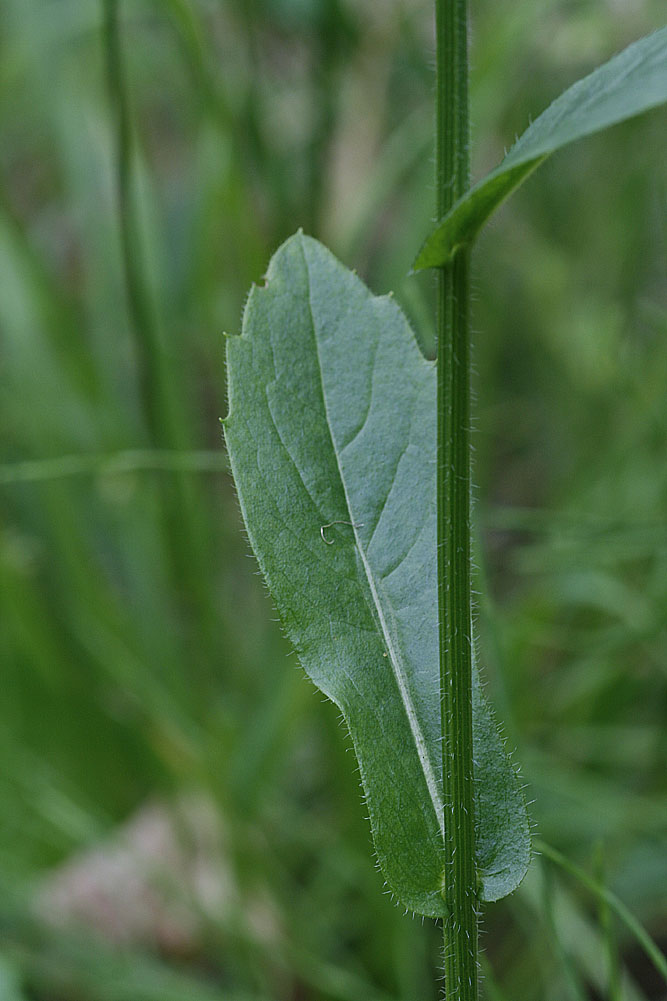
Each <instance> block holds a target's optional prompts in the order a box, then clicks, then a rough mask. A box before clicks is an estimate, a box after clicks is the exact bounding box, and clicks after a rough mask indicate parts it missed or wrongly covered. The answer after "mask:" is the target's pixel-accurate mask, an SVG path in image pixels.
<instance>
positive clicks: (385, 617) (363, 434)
mask: <svg viewBox="0 0 667 1001" xmlns="http://www.w3.org/2000/svg"><path fill="white" fill-rule="evenodd" d="M435 375H436V373H435V366H434V364H433V363H432V362H429V361H427V360H426V359H425V358H424V357H423V355H422V354H421V352H420V350H419V348H418V346H417V343H416V340H415V338H414V335H413V333H412V331H411V329H410V327H409V325H408V323H407V320H406V319H405V316H404V315H403V313H402V312H401V310H400V309H399V308H398V306H397V305H396V303H395V302H394V301H393V300H392V299H391V298H390V297H382V298H377V297H374V296H373V295H371V293H370V292H369V291H368V289H367V288H366V287H365V286H364V284H363V283H362V282H361V281H360V280H359V279H358V278H357V277H356V276H355V275H354V274H352V273H351V272H350V271H348V270H347V269H346V268H344V267H343V266H342V265H341V264H340V263H339V262H338V261H337V260H336V259H335V258H334V257H333V256H332V255H331V254H330V253H329V252H328V251H327V250H326V249H325V248H324V247H323V246H322V245H321V244H319V243H317V242H316V241H315V240H312V239H310V238H308V237H305V236H303V235H301V234H300V233H299V234H297V235H296V236H294V237H292V238H291V239H290V240H288V241H287V242H286V243H285V244H283V246H282V247H281V248H280V249H279V250H278V251H277V253H276V254H275V255H274V257H273V259H272V261H271V264H270V266H269V270H268V273H267V280H266V286H265V287H263V288H260V287H254V288H253V290H252V292H251V294H250V297H249V299H248V303H247V306H246V310H245V314H244V320H243V331H242V335H241V337H232V338H229V340H228V378H229V405H230V413H229V417H228V418H227V420H226V421H225V435H226V440H227V446H228V449H229V454H230V460H231V464H232V470H233V473H234V478H235V481H236V484H237V489H238V493H239V499H240V502H241V507H242V511H243V516H244V519H245V523H246V527H247V530H248V535H249V537H250V541H251V544H252V547H253V549H254V551H255V554H256V556H257V558H258V561H259V564H260V567H261V569H262V572H263V574H264V576H265V578H266V581H267V583H268V586H269V589H270V591H271V594H272V595H273V598H274V600H275V603H276V606H277V608H278V612H279V614H280V617H281V619H282V622H283V625H284V628H285V630H286V633H287V635H288V637H289V639H290V640H291V642H292V643H293V644H294V646H295V648H296V651H297V653H298V655H299V658H300V660H301V663H302V665H303V667H304V668H305V670H306V671H307V673H308V674H309V675H310V677H311V678H312V680H313V681H314V683H315V684H316V685H317V687H318V688H320V689H321V690H322V691H323V692H324V693H325V694H326V695H327V696H328V697H329V698H330V699H332V700H333V701H334V702H335V703H336V704H337V705H338V706H339V707H340V709H341V711H342V713H343V715H344V717H345V720H346V722H347V725H348V728H349V731H350V734H351V736H352V740H353V743H354V747H355V751H356V754H357V758H358V761H359V768H360V773H361V779H362V784H363V788H364V792H365V796H366V801H367V805H368V810H369V814H370V820H371V826H372V830H373V837H374V842H375V847H376V851H377V854H378V858H379V860H380V863H381V866H382V870H383V872H384V875H385V877H386V879H387V882H388V884H389V886H390V887H391V889H392V890H393V892H394V893H395V894H396V896H397V897H398V898H399V899H400V900H401V901H402V902H403V903H404V904H405V906H406V907H408V908H410V909H412V910H414V911H416V912H418V913H422V914H426V915H431V916H434V917H437V916H442V914H443V900H442V896H441V888H442V886H443V881H444V879H445V878H446V876H445V873H444V871H443V830H444V825H445V824H446V823H447V817H446V810H445V808H444V805H443V801H442V760H441V758H442V752H441V729H440V727H441V724H440V702H439V684H440V681H439V678H440V673H439V660H438V622H437V591H436V588H437V578H436V482H435V468H436V467H435V449H436V378H435ZM473 707H474V721H475V725H474V734H475V760H476V763H477V766H476V767H477V771H476V779H477V785H478V789H477V792H478V796H477V801H478V807H477V817H476V819H477V828H478V831H477V843H478V869H479V873H480V880H481V886H482V895H483V897H484V899H487V900H495V899H497V898H498V897H501V896H504V895H505V894H506V893H508V892H510V891H511V890H512V889H513V888H514V887H515V886H516V885H517V884H518V883H519V882H520V880H521V878H522V877H523V874H524V872H525V869H526V866H527V864H528V858H529V851H530V847H529V835H528V824H527V819H526V812H525V805H524V801H523V796H522V793H521V791H520V788H519V785H518V781H517V777H516V774H515V771H514V769H513V767H512V765H511V763H510V762H509V761H508V759H507V757H506V755H505V752H504V750H503V747H502V743H501V741H500V738H499V736H498V733H497V730H496V727H495V724H494V723H493V721H492V720H491V717H490V714H489V710H488V707H487V706H486V703H485V701H484V698H483V696H482V693H481V691H480V690H479V683H478V681H477V679H476V681H475V691H474V699H473Z"/></svg>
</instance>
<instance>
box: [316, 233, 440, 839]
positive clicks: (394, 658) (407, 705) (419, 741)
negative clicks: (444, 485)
mask: <svg viewBox="0 0 667 1001" xmlns="http://www.w3.org/2000/svg"><path fill="white" fill-rule="evenodd" d="M300 248H301V255H302V257H303V264H304V268H305V271H306V276H307V284H308V312H309V314H310V326H311V330H312V334H313V341H314V344H315V356H316V358H317V369H318V374H319V379H320V389H321V392H322V405H323V407H324V416H325V418H326V422H327V429H328V431H329V437H330V439H331V447H332V449H333V453H334V456H335V459H336V467H337V469H338V475H339V477H340V482H341V485H342V487H343V493H344V495H345V505H346V507H347V513H348V515H349V520H350V525H351V527H352V531H353V533H354V539H355V543H356V546H357V551H358V553H359V556H360V558H361V563H362V566H363V568H364V573H365V575H366V581H367V584H368V587H369V590H370V593H371V598H372V600H373V607H374V608H375V611H376V614H377V616H378V620H379V623H380V628H381V630H382V636H383V639H384V642H385V645H386V647H387V653H388V658H387V659H388V660H389V662H390V664H391V667H392V672H393V675H394V680H395V681H396V684H397V687H398V690H399V694H400V696H401V701H402V703H403V708H404V709H405V713H406V716H407V718H408V725H409V726H410V732H411V733H412V736H413V739H414V742H415V746H416V749H417V756H418V758H419V763H420V765H421V769H422V773H423V775H424V781H425V782H426V787H427V789H428V792H429V796H430V798H431V803H432V805H433V809H434V812H435V815H436V820H437V823H438V827H439V829H440V834H441V837H442V839H443V841H444V838H445V823H444V817H445V809H444V801H443V799H442V796H441V795H440V789H439V786H438V782H437V779H436V776H435V773H434V771H433V766H432V764H431V759H430V755H429V753H428V748H427V745H426V740H425V738H424V734H423V733H422V729H421V726H420V723H419V719H418V718H417V713H416V710H415V706H414V703H413V701H412V697H411V695H410V690H409V688H408V682H407V677H406V674H405V668H404V666H403V660H402V657H401V655H400V652H399V650H398V649H397V647H396V645H395V644H394V641H393V639H392V636H391V631H390V629H389V626H388V623H387V620H386V618H385V616H384V612H383V609H382V605H381V603H380V596H379V594H378V590H377V587H376V585H375V580H374V576H373V572H372V570H371V567H370V564H369V562H368V560H367V558H366V554H365V552H364V550H363V547H362V544H361V539H360V537H359V533H358V531H357V525H356V522H355V519H354V516H353V513H352V508H351V504H350V498H349V496H348V493H347V486H346V483H345V477H344V476H343V470H342V468H341V464H340V457H339V454H338V450H337V448H336V441H335V438H334V434H333V428H332V426H331V419H330V417H329V408H328V405H327V395H326V391H325V388H324V374H323V370H322V360H321V358H320V346H319V341H318V338H317V331H316V326H315V316H314V312H313V303H312V297H311V280H310V268H309V266H308V259H307V257H306V252H305V249H304V246H303V238H301V240H300Z"/></svg>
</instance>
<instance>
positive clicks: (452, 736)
mask: <svg viewBox="0 0 667 1001" xmlns="http://www.w3.org/2000/svg"><path fill="white" fill-rule="evenodd" d="M466 8H467V2H466V0H436V3H435V14H436V74H437V77H436V192H437V212H438V218H440V217H442V216H443V215H444V214H445V213H446V212H447V211H448V209H449V208H450V207H451V206H452V204H453V203H454V202H455V201H456V199H457V198H459V197H460V196H461V195H462V194H463V193H464V191H465V190H466V189H467V187H468V185H469V159H468V156H469V153H468V146H469V124H468V52H467V44H468V43H467V9H466ZM468 272H469V255H468V253H467V251H462V252H459V253H458V254H457V255H456V257H455V258H454V260H453V261H452V263H451V264H450V265H448V266H446V267H444V268H440V269H439V270H438V275H437V282H438V288H437V337H438V403H437V408H438V426H437V434H438V452H437V455H438V460H437V471H438V472H437V475H438V485H437V496H438V615H439V630H440V705H441V719H442V734H443V745H442V755H443V758H442V764H443V790H444V803H445V831H446V835H445V870H444V873H445V875H444V881H443V889H442V894H443V897H444V899H445V903H446V905H447V916H446V917H445V919H444V921H443V925H444V970H445V999H446V1001H476V998H477V981H478V976H477V877H476V870H475V829H474V798H473V763H472V614H471V583H470V331H469V320H468V311H469V276H468Z"/></svg>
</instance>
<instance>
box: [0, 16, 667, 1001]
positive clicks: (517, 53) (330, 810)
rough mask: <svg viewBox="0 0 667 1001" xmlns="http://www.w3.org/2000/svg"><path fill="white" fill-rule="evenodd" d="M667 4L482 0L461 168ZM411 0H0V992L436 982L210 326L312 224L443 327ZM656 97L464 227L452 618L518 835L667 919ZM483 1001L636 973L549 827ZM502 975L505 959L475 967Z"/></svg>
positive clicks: (589, 985)
mask: <svg viewBox="0 0 667 1001" xmlns="http://www.w3.org/2000/svg"><path fill="white" fill-rule="evenodd" d="M661 15H664V8H663V3H662V0H627V2H623V0H578V2H576V3H574V2H571V0H533V2H532V3H528V2H510V0H495V2H491V0H475V2H474V4H473V5H472V22H473V24H472V39H471V44H472V68H473V77H472V107H473V123H474V136H473V139H474V148H473V160H474V169H475V174H476V176H478V175H479V174H480V173H481V172H482V171H483V170H485V169H488V168H490V167H491V166H493V165H494V164H495V162H496V161H497V160H498V159H499V157H500V156H501V155H502V151H503V147H504V146H507V145H509V143H510V142H511V140H512V139H513V137H514V135H515V134H517V133H519V132H521V131H522V129H523V128H524V126H525V124H526V122H527V121H528V119H529V117H530V116H535V115H536V114H537V113H539V111H540V110H541V109H542V108H543V107H544V106H545V105H546V104H547V103H548V102H549V101H550V100H551V99H552V98H553V97H555V96H556V95H557V94H558V93H559V92H560V91H561V90H562V89H563V88H564V87H565V86H567V85H568V84H569V83H571V82H572V81H573V80H575V79H577V78H578V77H579V76H580V75H582V74H584V73H585V72H587V71H589V70H590V69H591V68H593V67H594V66H595V65H596V64H597V63H599V62H601V61H603V60H604V59H606V58H608V57H609V56H610V55H612V54H613V53H614V52H616V51H617V50H619V49H620V48H621V47H623V46H624V45H626V44H627V43H629V42H630V41H631V40H633V39H634V38H636V37H639V36H641V35H642V34H645V33H647V32H648V31H650V30H652V29H654V28H655V27H658V26H659V25H660V23H661ZM431 16H432V15H431V4H430V2H426V0H392V2H388V0H382V2H373V3H371V2H366V3H352V2H351V0H132V2H130V0H122V2H120V3H119V4H118V7H116V5H115V4H114V3H113V2H112V0H107V2H106V3H103V2H102V0H99V2H97V0H3V2H2V5H1V6H0V46H1V57H0V123H1V129H2V137H3V140H2V143H1V145H0V450H1V452H0V602H1V604H0V609H1V613H0V614H1V618H0V662H1V664H2V687H1V690H0V748H1V760H2V767H1V768H0V930H1V934H0V1001H30V999H33V1001H158V999H159V1001H169V999H171V998H173V999H178V1001H214V999H218V1001H334V999H338V1001H362V999H363V1001H374V999H377V1001H389V999H393V1001H399V999H400V1001H416V999H420V1001H430V999H435V998H436V996H437V983H436V979H435V978H436V977H437V971H438V962H439V958H438V950H439V945H440V943H439V932H438V929H437V928H436V927H434V926H433V925H431V924H430V923H428V922H427V923H425V924H422V922H421V921H419V920H414V919H412V918H410V917H406V916H404V915H403V913H402V911H401V910H400V909H399V908H397V907H396V906H395V905H394V904H393V902H392V901H391V899H390V897H389V896H387V895H386V893H384V892H383V891H384V888H383V884H382V879H381V876H380V874H379V873H378V871H377V870H376V868H375V866H374V862H373V858H372V854H371V845H370V833H369V828H368V825H367V823H366V820H365V819H364V810H363V805H362V804H361V801H360V791H359V784H358V778H357V775H356V772H355V764H354V759H353V755H352V754H351V752H350V747H349V741H348V740H347V739H346V738H345V737H344V734H343V732H342V730H341V727H340V723H339V720H338V715H337V712H336V711H335V708H334V707H333V706H331V705H329V704H325V703H323V702H322V699H321V697H320V696H319V695H318V694H317V693H315V692H314V691H313V689H312V686H311V685H310V684H309V683H308V682H306V681H305V680H304V678H303V676H302V674H301V672H300V671H299V670H298V669H297V667H296V663H295V659H294V657H293V656H291V655H290V650H289V647H288V646H287V645H286V643H285V642H284V640H283V639H282V638H281V636H280V633H279V630H278V628H277V626H276V624H275V622H274V616H273V612H272V609H271V605H270V602H269V600H268V597H267V595H266V594H265V592H264V591H263V588H262V585H261V582H260V580H259V579H258V577H257V576H256V574H255V573H254V571H255V567H254V565H253V562H252V561H251V560H250V559H249V558H248V548H247V545H246V542H245V540H244V538H243V535H242V531H241V525H240V519H239V513H238V510H237V505H236V501H235V498H234V494H233V489H232V485H231V483H230V479H229V476H228V473H227V471H226V463H225V457H224V451H223V448H222V445H221V440H220V432H219V425H218V417H219V416H221V415H222V414H223V413H224V411H225V401H224V373H223V338H222V332H223V330H228V331H230V332H236V331H237V330H238V327H239V323H240V315H241V310H242V306H243V301H244V297H245V295H246V293H247V289H248V287H249V286H250V283H251V282H252V281H256V280H259V279H260V278H261V275H262V273H263V271H264V269H265V267H266V264H267V261H268V258H269V256H270V254H271V253H272V251H273V250H274V249H275V248H276V246H277V245H278V244H279V242H280V241H282V240H283V239H284V238H285V237H287V236H288V235H289V234H290V233H291V232H293V231H294V230H295V229H296V228H297V227H298V226H303V227H304V229H305V230H306V231H307V232H309V233H312V234H313V235H315V236H318V237H320V238H322V239H324V240H325V241H326V242H328V243H329V244H330V246H331V247H332V249H333V250H334V252H335V253H336V254H338V255H339V256H340V257H341V258H342V259H343V260H344V261H345V263H346V264H347V265H348V266H350V267H356V268H357V269H358V270H359V272H360V273H361V274H362V276H363V277H364V278H365V279H366V280H367V281H368V283H369V284H370V285H371V287H372V288H373V289H374V290H375V291H377V292H384V291H387V290H388V289H390V288H393V289H395V290H396V294H397V296H398V298H399V300H400V301H401V302H402V304H403V305H404V307H405V309H406V310H407V312H408V313H409V315H410V317H411V319H412V321H413V323H414V324H415V327H416V329H417V331H418V334H419V336H420V338H421V340H422V343H423V344H424V345H425V348H426V349H427V350H432V342H433V329H432V321H431V313H432V279H431V278H430V277H429V276H421V277H419V278H415V277H407V272H408V270H409V267H410V263H411V260H412V258H413V256H414V253H415V252H416V250H417V248H418V247H419V245H420V242H421V240H422V238H423V236H424V234H425V232H426V230H427V228H428V225H429V222H430V219H431V215H432V203H433V190H432V156H431V116H432V111H431V96H432V87H433V83H432V27H431ZM664 125H665V120H664V115H662V116H661V115H660V114H659V113H654V114H651V115H648V116H645V117H643V118H641V119H639V120H637V121H633V122H629V123H627V124H625V125H623V126H620V127H617V128H616V129H614V130H613V131H612V132H610V133H608V134H606V135H604V136H601V137H597V138H595V139H593V140H589V141H587V142H585V143H582V144H580V145H578V146H575V147H574V148H573V149H571V150H570V151H568V152H566V153H562V154H559V155H558V156H557V157H556V158H554V160H553V161H552V162H551V163H549V164H548V165H547V166H546V167H543V168H542V169H541V174H540V175H538V176H537V177H536V178H535V179H534V180H532V181H531V182H529V184H528V185H526V187H525V188H524V189H523V190H522V191H521V192H520V193H519V194H518V195H516V196H515V197H514V199H513V200H512V201H511V203H510V204H509V205H507V206H506V207H505V208H504V209H503V210H502V212H501V213H500V214H499V215H498V217H497V218H496V219H495V221H494V222H493V223H492V224H491V225H490V227H489V228H488V229H487V231H486V232H485V234H484V235H483V237H482V239H481V241H480V243H479V246H478V250H477V253H476V262H475V289H476V302H475V312H474V323H475V329H476V330H477V331H478V333H477V335H476V342H477V343H476V376H475V381H476V388H477V396H478V405H477V414H476V433H475V449H476V452H475V475H476V481H477V484H478V489H477V498H478V499H477V506H476V524H477V538H476V546H477V565H478V567H479V571H478V574H479V586H480V590H481V597H480V600H479V631H480V636H481V648H482V651H483V654H484V657H483V660H484V663H485V665H486V668H485V669H486V676H487V678H488V686H489V690H490V693H491V695H492V698H493V699H494V701H495V703H496V706H497V708H498V711H499V714H500V715H501V717H502V718H503V719H504V720H505V723H506V732H507V735H508V740H509V742H510V745H511V746H512V747H516V748H517V757H518V760H519V761H520V762H521V764H522V770H523V774H524V777H525V780H526V782H527V783H528V795H529V798H530V799H531V800H534V801H535V802H534V804H533V806H532V808H531V809H532V816H533V818H534V821H535V824H536V828H537V831H538V832H539V834H540V836H541V837H543V838H544V840H545V841H547V842H548V843H550V844H552V845H553V846H555V847H556V848H558V849H559V850H560V851H562V852H564V853H565V854H566V855H567V856H568V857H569V858H570V859H572V860H573V861H574V862H576V863H578V864H579V865H581V866H582V867H583V868H584V869H585V870H586V871H587V872H589V873H590V874H591V875H593V876H594V878H595V879H596V880H597V881H598V882H600V883H601V884H603V885H605V886H607V887H609V888H611V889H612V890H613V891H614V892H616V893H617V894H618V895H619V896H620V897H621V899H622V900H623V901H624V902H625V904H626V905H627V906H628V907H629V908H630V909H631V910H632V911H633V913H634V914H635V915H636V916H637V917H638V918H639V919H640V920H641V921H642V922H643V923H644V924H645V926H646V927H647V928H648V929H649V931H650V932H651V934H652V936H653V938H654V939H655V940H656V942H658V943H660V942H662V945H663V947H664V945H665V943H666V942H667V906H666V900H665V897H666V890H667V831H666V828H667V780H666V769H665V762H666V755H667V733H666V730H665V716H666V709H667V685H666V681H667V517H666V514H667V461H665V460H666V455H667V393H665V385H667V337H666V336H665V335H666V334H667V302H666V295H665V293H666V291H667V290H666V287H665V280H664V276H665V259H666V250H667V247H666V228H665V220H666V216H665V211H664V203H665V190H666V180H667V178H666V176H665V170H664V163H665V145H664ZM484 923H485V935H484V938H483V945H484V949H485V961H484V966H485V973H486V979H485V983H484V988H483V989H484V997H485V998H486V999H488V1001H503V999H512V1001H533V999H534V1001H537V999H540V1001H551V999H553V1001H556V999H558V1001H562V999H566V1001H584V999H608V1001H620V999H631V1001H652V999H663V1001H664V999H665V998H666V997H667V987H666V986H665V983H664V982H663V981H662V980H661V978H660V976H659V975H658V974H657V973H656V971H655V970H654V968H653V967H652V966H651V964H650V963H649V962H648V961H647V960H646V958H645V956H644V954H643V953H642V952H641V950H640V949H639V948H638V946H637V944H636V942H635V941H634V940H633V939H632V938H631V937H630V936H629V935H628V933H627V931H626V929H625V928H624V927H623V926H621V925H619V924H618V922H617V921H616V920H615V918H614V917H613V915H610V914H609V913H608V911H607V909H605V908H604V907H601V906H600V905H599V901H597V900H596V899H595V897H594V896H592V895H591V893H590V892H588V891H587V890H586V889H585V888H583V887H582V886H581V885H579V884H578V883H577V882H576V881H575V880H573V879H572V878H571V877H570V876H569V875H567V874H565V873H563V872H562V871H560V870H558V869H557V868H554V867H553V866H552V865H551V864H550V863H547V862H546V861H545V860H544V859H540V858H539V857H537V858H536V859H535V861H534V864H533V867H532V869H531V872H530V874H529V876H528V878H527V879H526V881H525V883H524V884H523V886H522V887H521V889H520V890H519V891H518V892H517V893H516V894H515V895H514V896H513V897H511V898H510V899H508V900H506V901H504V902H502V903H501V904H497V905H494V906H492V907H489V908H488V909H487V911H486V916H485V922H484ZM491 971H492V972H491Z"/></svg>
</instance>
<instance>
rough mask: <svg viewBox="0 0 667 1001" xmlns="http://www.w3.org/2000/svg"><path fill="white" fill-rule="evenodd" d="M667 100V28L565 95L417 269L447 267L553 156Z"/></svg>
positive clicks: (477, 189)
mask: <svg viewBox="0 0 667 1001" xmlns="http://www.w3.org/2000/svg"><path fill="white" fill-rule="evenodd" d="M665 101H667V27H665V28H661V29H660V30H659V31H656V32H654V33H653V34H652V35H648V36H647V37H646V38H642V39H640V41H638V42H634V43H633V44H632V45H629V46H628V47H627V49H624V50H623V51H622V52H621V53H619V55H617V56H615V57H614V58H613V59H610V60H609V62H607V63H605V64H604V65H603V66H600V67H599V68H598V69H596V70H595V71H594V72H593V73H591V74H590V75H589V76H587V77H584V79H583V80H579V82H578V83H575V84H574V85H573V86H572V87H570V88H569V89H568V90H566V91H565V93H564V94H561V96H560V97H559V98H557V100H555V101H554V102H553V104H551V105H550V106H549V107H548V108H547V110H546V111H545V112H543V113H542V114H541V115H540V117H539V118H537V119H536V120H535V121H534V122H533V124H532V125H531V126H530V127H529V128H527V129H526V131H525V132H524V133H523V135H522V136H521V138H520V139H518V140H517V142H516V143H515V144H514V146H513V147H512V149H511V150H510V151H509V153H508V154H507V156H506V157H505V159H504V160H503V161H502V163H501V164H500V165H499V166H498V167H496V169H495V170H493V171H492V172H491V173H490V174H487V176H486V177H485V178H484V179H483V180H481V181H479V182H478V183H477V184H476V185H475V186H474V187H472V188H471V189H470V190H469V191H467V192H466V194H465V195H463V197H462V198H460V199H459V200H458V201H457V202H456V204H455V205H454V206H453V207H452V208H451V209H450V211H449V212H448V213H447V215H446V216H444V217H443V218H442V219H441V220H440V221H439V222H438V223H437V224H436V227H435V229H434V230H433V232H432V233H431V234H430V236H429V237H428V238H427V239H426V241H425V243H424V245H423V246H422V248H421V250H420V251H419V254H418V255H417V259H416V261H415V263H414V268H415V270H420V269H421V268H437V267H442V266H443V265H445V264H447V262H448V261H450V260H451V259H452V257H453V256H454V254H455V253H456V251H457V250H458V249H459V248H460V247H463V246H467V245H469V244H471V243H472V241H473V240H474V239H475V237H476V236H477V234H478V233H479V231H480V229H481V228H482V226H483V225H484V223H485V222H486V220H487V219H488V218H489V216H490V215H491V214H492V213H493V212H494V211H495V210H496V209H497V208H498V206H499V205H500V204H501V203H502V202H504V201H505V199H506V198H507V197H508V196H509V195H511V193H512V192H513V191H514V190H515V189H516V188H518V187H519V185H520V184H521V183H522V181H524V180H525V179H526V178H527V177H528V175H529V174H532V172H533V171H534V170H535V169H536V168H537V167H539V165H540V164H541V163H542V162H543V161H544V160H546V158H547V157H548V156H550V155H551V153H554V152H555V151H556V150H558V149H561V148H562V147H563V146H567V145H568V144H569V143H572V142H574V141H575V140H576V139H581V138H582V137H583V136H588V135H592V134H593V133H594V132H600V131H601V130H602V129H606V128H607V127H608V126H610V125H615V124H616V123H617V122H622V121H624V120H625V119H626V118H632V116H633V115H639V114H640V113H641V112H642V111H648V110H649V109H650V108H655V107H657V106H658V105H660V104H664V102H665Z"/></svg>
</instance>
